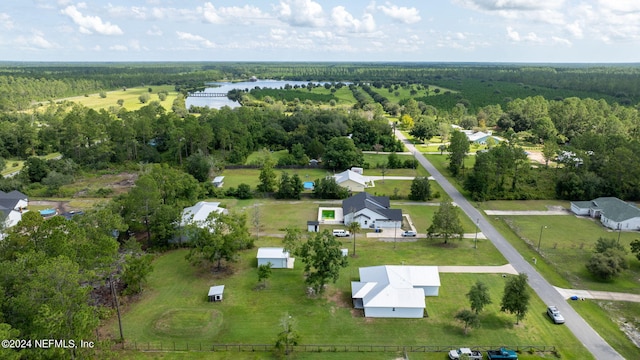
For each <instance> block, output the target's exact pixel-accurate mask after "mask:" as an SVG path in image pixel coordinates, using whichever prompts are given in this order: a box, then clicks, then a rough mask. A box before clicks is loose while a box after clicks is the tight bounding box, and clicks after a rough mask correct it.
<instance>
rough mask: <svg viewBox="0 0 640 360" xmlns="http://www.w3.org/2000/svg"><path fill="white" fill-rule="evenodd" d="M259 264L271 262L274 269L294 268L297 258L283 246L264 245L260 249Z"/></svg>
mask: <svg viewBox="0 0 640 360" xmlns="http://www.w3.org/2000/svg"><path fill="white" fill-rule="evenodd" d="M257 258H258V266H260V265H265V264H268V263H271V268H272V269H293V263H294V262H295V260H296V259H295V258H292V257H290V256H289V252H288V251H284V249H283V248H276V247H263V248H259V249H258V256H257Z"/></svg>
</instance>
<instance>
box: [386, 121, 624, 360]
mask: <svg viewBox="0 0 640 360" xmlns="http://www.w3.org/2000/svg"><path fill="white" fill-rule="evenodd" d="M394 133H395V135H396V137H397V138H398V139H399V140H400V141H402V143H403V144H404V146H405V147H406V148H407V149H409V151H410V152H411V153H413V156H414V157H415V158H416V159H417V160H418V162H419V163H420V164H421V165H422V166H424V168H425V169H427V171H428V172H429V174H430V175H431V176H433V178H434V179H435V181H437V182H438V184H440V186H441V187H442V188H443V189H444V191H445V192H446V193H447V194H448V195H449V196H450V197H451V200H452V201H453V202H455V203H456V204H458V207H459V208H460V209H462V211H464V213H465V214H466V215H467V216H468V217H469V218H470V219H471V220H473V221H477V224H478V228H479V229H480V231H481V232H482V233H483V234H485V235H486V237H487V239H489V240H490V241H491V242H492V243H493V245H494V246H495V247H496V248H497V249H498V251H500V252H501V253H502V255H503V256H504V257H505V258H506V259H507V261H508V262H509V263H511V265H513V267H514V268H515V269H516V271H518V273H525V274H527V275H528V277H529V286H531V288H532V289H533V291H535V292H536V294H538V296H539V297H540V299H542V301H543V302H544V303H546V304H549V305H556V306H557V307H558V309H559V310H560V311H561V312H562V314H563V316H564V318H565V326H566V327H568V328H569V329H570V330H571V331H572V332H573V334H574V335H575V337H576V338H577V339H578V340H579V341H580V342H581V343H582V344H583V345H584V346H585V347H586V348H587V350H589V351H590V352H591V354H592V355H593V356H594V357H595V358H596V359H598V360H600V359H607V360H618V359H619V360H624V357H622V356H621V355H620V354H619V353H618V352H617V351H616V350H615V349H614V348H613V347H612V346H611V345H609V344H608V343H607V342H606V341H605V340H604V339H603V338H602V337H601V336H600V334H598V333H597V332H596V331H595V330H593V328H592V327H591V326H590V325H589V324H588V323H587V322H586V321H584V319H583V318H582V317H581V316H580V315H579V314H578V313H577V312H576V311H575V310H574V309H573V308H572V307H571V306H570V305H569V304H568V303H567V302H566V300H565V299H564V297H563V296H562V295H561V294H560V293H559V292H558V291H557V290H556V289H555V288H554V287H553V286H552V285H551V284H550V283H549V282H548V281H547V280H546V279H545V278H544V277H542V275H540V273H538V271H537V270H536V269H535V268H534V267H533V266H532V265H531V264H529V262H528V261H527V260H525V259H524V258H523V257H522V255H520V253H518V251H516V249H515V248H514V247H513V246H511V244H510V243H509V242H508V241H507V239H505V238H504V237H503V236H502V234H500V232H498V230H496V228H495V227H493V225H491V223H489V222H488V221H487V220H485V218H484V216H483V215H482V213H481V212H480V211H478V209H476V208H474V207H473V206H472V205H471V203H470V202H469V201H468V200H467V199H466V198H465V197H464V196H462V194H461V193H460V192H459V191H458V189H456V188H455V187H454V186H453V185H451V183H449V181H448V180H447V179H446V178H445V177H444V176H443V175H442V174H441V173H440V172H439V171H438V170H437V169H436V168H435V166H433V165H432V164H431V163H430V162H429V161H428V160H427V159H426V158H425V157H424V156H422V154H421V153H420V152H419V151H417V149H416V147H415V146H413V144H411V142H410V141H408V140H407V138H406V137H405V136H404V135H403V134H402V133H401V132H400V131H398V130H396V131H394ZM543 310H544V309H540V311H543Z"/></svg>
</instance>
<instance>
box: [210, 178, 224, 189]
mask: <svg viewBox="0 0 640 360" xmlns="http://www.w3.org/2000/svg"><path fill="white" fill-rule="evenodd" d="M211 183H212V184H213V186H215V187H222V185H224V176H216V177H215V178H213V181H211Z"/></svg>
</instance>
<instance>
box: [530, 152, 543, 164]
mask: <svg viewBox="0 0 640 360" xmlns="http://www.w3.org/2000/svg"><path fill="white" fill-rule="evenodd" d="M527 152H528V153H529V154H528V155H527V156H528V157H529V159H530V160H533V161H535V162H537V163H540V164H543V165H544V163H545V160H544V155H542V151H536V150H528V151H527Z"/></svg>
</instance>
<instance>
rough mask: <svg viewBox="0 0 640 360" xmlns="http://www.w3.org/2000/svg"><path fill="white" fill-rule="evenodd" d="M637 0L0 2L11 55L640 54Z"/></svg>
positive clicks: (2, 48)
mask: <svg viewBox="0 0 640 360" xmlns="http://www.w3.org/2000/svg"><path fill="white" fill-rule="evenodd" d="M639 45H640V1H638V0H421V1H402V0H392V1H370V0H328V1H322V0H317V1H315V0H257V1H248V0H229V1H213V0H212V1H193V0H106V1H102V0H85V1H72V0H1V3H0V60H5V61H456V62H588V63H593V62H640V46H639Z"/></svg>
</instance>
